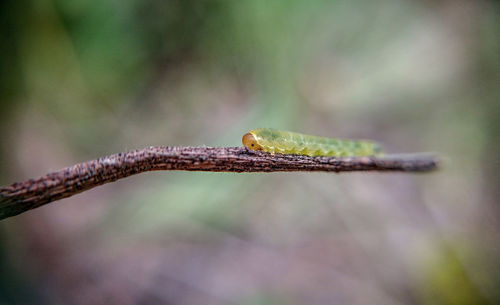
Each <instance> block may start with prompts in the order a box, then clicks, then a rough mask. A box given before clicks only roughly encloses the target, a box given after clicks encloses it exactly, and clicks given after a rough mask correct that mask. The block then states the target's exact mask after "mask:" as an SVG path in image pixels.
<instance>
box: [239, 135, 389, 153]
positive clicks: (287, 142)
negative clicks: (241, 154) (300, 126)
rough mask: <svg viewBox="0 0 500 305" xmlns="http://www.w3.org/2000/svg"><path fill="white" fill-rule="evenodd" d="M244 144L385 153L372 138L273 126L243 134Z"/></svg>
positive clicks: (269, 149)
mask: <svg viewBox="0 0 500 305" xmlns="http://www.w3.org/2000/svg"><path fill="white" fill-rule="evenodd" d="M242 141H243V145H244V146H246V147H247V148H248V149H251V150H262V151H265V152H268V153H272V154H274V153H280V154H295V155H306V156H311V157H315V156H334V157H347V156H359V157H360V156H375V155H379V154H381V148H380V146H379V145H378V144H377V143H375V142H371V141H354V140H339V139H332V138H323V137H316V136H309V135H304V134H300V133H295V132H290V131H280V130H276V129H272V128H259V129H254V130H251V131H250V132H248V133H246V134H245V135H244V136H243V139H242Z"/></svg>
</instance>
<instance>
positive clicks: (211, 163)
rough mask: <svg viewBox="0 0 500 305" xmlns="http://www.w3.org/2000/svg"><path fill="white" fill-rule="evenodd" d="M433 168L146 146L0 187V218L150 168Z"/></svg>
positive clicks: (421, 159) (423, 160)
mask: <svg viewBox="0 0 500 305" xmlns="http://www.w3.org/2000/svg"><path fill="white" fill-rule="evenodd" d="M437 166H438V163H437V160H436V158H435V157H434V156H432V155H429V154H412V155H386V156H383V157H343V158H335V157H307V156H298V155H280V154H275V155H271V154H268V153H262V152H258V151H249V150H247V149H246V148H243V147H227V148H212V147H148V148H145V149H140V150H135V151H130V152H125V153H119V154H115V155H111V156H108V157H103V158H99V159H97V160H92V161H87V162H84V163H80V164H76V165H73V166H71V167H67V168H64V169H62V170H59V171H56V172H53V173H49V174H47V175H45V176H42V177H39V178H36V179H29V180H27V181H24V182H18V183H14V184H12V185H10V186H5V187H0V220H1V219H4V218H7V217H11V216H14V215H17V214H20V213H23V212H26V211H28V210H31V209H34V208H37V207H39V206H42V205H44V204H47V203H49V202H52V201H55V200H59V199H62V198H66V197H69V196H72V195H75V194H77V193H80V192H83V191H86V190H89V189H91V188H94V187H96V186H99V185H102V184H105V183H108V182H113V181H116V180H118V179H121V178H125V177H128V176H131V175H135V174H139V173H143V172H148V171H155V170H186V171H207V172H236V173H243V172H247V173H248V172H292V171H310V172H311V171H323V172H343V171H404V172H425V171H431V170H434V169H436V168H437Z"/></svg>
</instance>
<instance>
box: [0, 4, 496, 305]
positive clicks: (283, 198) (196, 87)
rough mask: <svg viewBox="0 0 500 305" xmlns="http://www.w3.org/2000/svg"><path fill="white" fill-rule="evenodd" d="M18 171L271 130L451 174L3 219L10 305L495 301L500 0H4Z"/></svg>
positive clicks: (259, 177) (289, 181) (299, 177)
mask: <svg viewBox="0 0 500 305" xmlns="http://www.w3.org/2000/svg"><path fill="white" fill-rule="evenodd" d="M0 20H1V27H0V64H1V65H0V107H1V111H0V139H1V140H0V183H1V184H2V185H5V184H10V183H12V182H14V181H18V180H24V179H27V178H29V177H34V176H38V175H42V174H44V173H46V172H47V171H49V170H55V169H58V168H61V167H64V166H68V165H71V164H74V163H77V162H81V161H84V160H88V159H93V158H96V157H99V156H102V155H105V154H111V153H115V152H119V151H123V150H127V149H133V148H140V147H144V146H149V145H221V146H237V145H240V139H241V135H243V134H244V133H245V132H247V131H248V130H249V129H253V128H256V127H275V128H280V129H285V130H287V129H289V130H294V131H300V132H304V133H311V134H318V135H322V136H334V137H344V138H369V139H374V140H377V141H379V142H381V143H383V144H384V146H385V147H386V150H387V151H389V152H414V151H437V152H440V153H442V155H443V156H444V164H443V169H442V170H441V171H439V172H437V173H433V174H422V175H410V174H374V173H357V174H341V175H334V174H317V173H315V174H305V173H300V174H298V173H283V174H244V175H243V174H242V175H238V174H224V173H217V174H215V173H183V172H179V173H174V172H164V173H151V174H147V175H141V176H138V177H132V178H129V179H126V180H125V181H120V182H116V183H113V184H110V185H106V186H103V187H100V188H97V189H95V190H92V191H89V192H86V193H84V194H81V195H77V196H74V197H71V198H68V199H65V200H62V201H60V202H57V203H53V204H50V205H47V206H45V207H43V208H40V209H37V210H34V211H31V212H29V213H26V214H23V215H20V216H17V217H14V218H11V219H8V220H5V221H2V222H1V223H0V270H2V271H1V272H0V303H2V304H21V303H22V304H26V303H33V304H164V303H171V304H422V303H423V304H494V303H498V302H499V300H500V291H499V289H498V287H500V280H499V274H500V268H499V267H498V266H500V264H499V263H500V262H499V257H500V253H499V251H500V250H499V248H498V246H497V245H498V244H500V243H499V242H500V240H499V231H500V223H499V220H498V219H500V218H499V216H500V211H499V207H498V198H500V193H499V191H498V185H499V183H500V179H499V178H500V176H499V174H498V173H499V172H500V162H499V161H498V158H497V155H498V151H500V147H499V145H500V141H499V135H500V124H499V123H498V122H499V120H498V117H499V116H500V102H499V101H500V11H499V6H498V4H497V3H496V2H494V1H466V0H454V1H410V0H403V1H401V0H398V1H396V0H382V1H373V2H370V1H344V0H338V1H299V0H295V1H289V0H287V1H264V0H254V1H194V0H189V1H185V0H163V1H160V0H129V1H97V0H90V1H89V0H87V1H82V0H74V1H65V0H25V1H14V0H7V1H2V2H1V4H0Z"/></svg>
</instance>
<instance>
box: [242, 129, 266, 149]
mask: <svg viewBox="0 0 500 305" xmlns="http://www.w3.org/2000/svg"><path fill="white" fill-rule="evenodd" d="M242 142H243V145H245V146H246V147H247V148H248V149H250V150H262V146H260V145H259V143H257V140H256V139H255V137H254V135H253V134H251V133H245V134H244V135H243V139H242Z"/></svg>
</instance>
